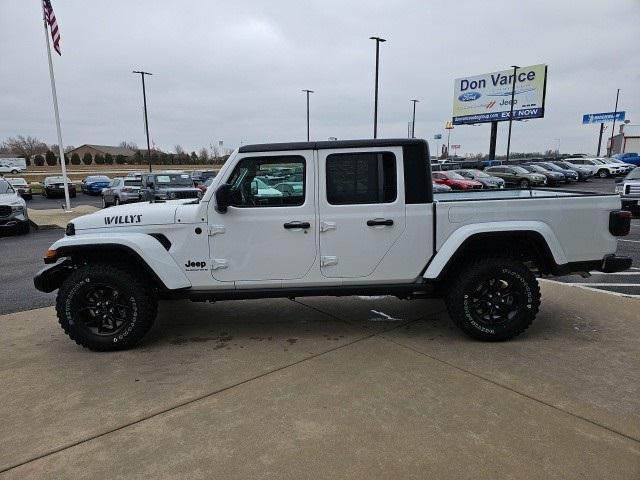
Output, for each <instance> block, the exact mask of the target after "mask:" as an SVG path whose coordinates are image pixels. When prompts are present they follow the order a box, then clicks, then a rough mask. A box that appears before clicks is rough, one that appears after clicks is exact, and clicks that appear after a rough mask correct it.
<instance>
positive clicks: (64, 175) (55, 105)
mask: <svg viewBox="0 0 640 480" xmlns="http://www.w3.org/2000/svg"><path fill="white" fill-rule="evenodd" d="M40 3H42V1H40ZM42 18H43V21H44V38H45V40H46V42H47V57H48V58H49V77H50V79H51V95H52V96H53V113H54V114H55V117H56V129H57V131H58V154H59V155H60V165H61V166H62V179H63V181H64V201H65V211H66V212H70V211H71V204H70V203H69V185H68V183H67V166H66V165H65V162H64V148H63V147H62V130H61V129H60V114H59V112H58V95H57V93H56V80H55V77H54V75H53V62H52V61H51V43H50V42H49V30H48V28H47V19H46V15H45V12H44V4H43V5H42Z"/></svg>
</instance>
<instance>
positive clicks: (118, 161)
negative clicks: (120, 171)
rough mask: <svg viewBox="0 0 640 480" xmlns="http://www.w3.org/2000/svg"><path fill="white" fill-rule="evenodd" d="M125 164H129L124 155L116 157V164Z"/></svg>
mask: <svg viewBox="0 0 640 480" xmlns="http://www.w3.org/2000/svg"><path fill="white" fill-rule="evenodd" d="M125 163H127V157H125V156H124V155H116V164H118V165H124V164H125Z"/></svg>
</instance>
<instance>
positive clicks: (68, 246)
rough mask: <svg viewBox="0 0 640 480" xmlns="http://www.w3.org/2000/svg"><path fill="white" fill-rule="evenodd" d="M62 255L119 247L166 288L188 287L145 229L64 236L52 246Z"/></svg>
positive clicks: (168, 257)
mask: <svg viewBox="0 0 640 480" xmlns="http://www.w3.org/2000/svg"><path fill="white" fill-rule="evenodd" d="M50 248H51V249H52V250H56V251H57V252H58V256H60V257H64V256H66V255H69V254H72V253H73V252H82V251H85V252H97V253H98V254H99V253H100V251H101V250H102V251H105V252H106V251H112V250H114V249H116V250H117V249H122V250H125V251H127V252H128V253H131V254H134V255H136V256H137V257H138V258H139V259H140V260H141V261H142V262H143V263H144V264H145V265H146V266H147V267H148V269H149V272H150V273H152V274H153V275H154V276H155V277H157V279H158V280H159V281H160V282H161V283H162V284H163V286H164V287H165V288H166V289H167V290H176V289H179V288H187V287H191V282H190V281H189V279H188V278H187V277H186V275H185V274H184V272H183V271H182V269H180V267H179V266H178V264H177V263H176V262H175V260H174V259H173V257H172V256H171V254H170V253H169V252H168V251H167V250H165V248H164V247H163V246H162V244H161V243H160V242H159V241H158V240H157V239H155V238H154V237H152V236H151V235H148V234H145V233H95V234H92V233H88V234H82V235H72V236H66V237H63V238H61V239H60V240H58V241H57V242H55V243H54V244H53V245H52V246H51V247H50Z"/></svg>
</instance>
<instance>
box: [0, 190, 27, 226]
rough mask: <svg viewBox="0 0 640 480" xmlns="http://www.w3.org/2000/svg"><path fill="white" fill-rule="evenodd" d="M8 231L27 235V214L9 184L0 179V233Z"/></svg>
mask: <svg viewBox="0 0 640 480" xmlns="http://www.w3.org/2000/svg"><path fill="white" fill-rule="evenodd" d="M8 229H12V230H16V229H17V231H18V233H20V234H24V233H29V212H28V211H27V204H26V202H25V201H24V200H23V199H22V198H20V197H19V196H18V194H17V192H16V191H15V190H14V188H13V187H12V186H11V184H10V183H9V182H7V181H6V180H5V179H4V178H0V232H3V231H5V230H8Z"/></svg>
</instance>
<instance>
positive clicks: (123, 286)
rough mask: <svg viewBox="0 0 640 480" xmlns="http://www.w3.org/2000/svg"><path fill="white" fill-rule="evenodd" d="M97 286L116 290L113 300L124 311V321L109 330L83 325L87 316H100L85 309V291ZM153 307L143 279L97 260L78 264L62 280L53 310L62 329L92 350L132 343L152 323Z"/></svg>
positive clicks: (153, 298)
mask: <svg viewBox="0 0 640 480" xmlns="http://www.w3.org/2000/svg"><path fill="white" fill-rule="evenodd" d="M100 288H105V289H109V288H111V289H113V290H115V291H117V292H119V295H118V297H117V299H118V300H117V301H120V302H122V304H123V305H124V306H125V307H124V308H123V309H122V310H121V312H126V313H125V314H122V317H121V318H124V319H125V321H123V322H122V324H121V326H120V327H118V328H117V329H116V330H114V331H113V333H109V332H106V333H105V332H102V333H98V332H95V331H92V330H91V329H90V327H88V326H87V319H90V320H92V321H95V319H96V318H100V315H99V314H98V315H94V313H95V309H94V310H91V311H88V308H92V307H87V306H86V305H87V304H88V303H87V302H88V298H89V297H88V295H90V294H91V292H92V291H95V290H99V289H100ZM120 298H122V300H119V299H120ZM103 304H104V302H103ZM102 308H104V307H102ZM83 311H84V312H85V313H82V312H83ZM112 311H113V310H112ZM157 311H158V300H157V297H156V295H155V292H154V291H153V290H152V289H151V288H149V287H148V285H147V282H145V281H144V280H143V279H142V278H140V276H138V275H137V274H135V273H134V272H133V271H131V270H129V269H128V268H127V267H126V266H124V265H119V264H115V265H114V264H106V263H97V264H90V265H83V266H81V267H79V268H78V269H77V270H75V271H74V272H73V273H72V274H71V275H69V276H68V277H67V278H66V279H65V280H64V281H63V282H62V285H61V286H60V289H59V290H58V296H57V298H56V312H57V314H58V321H59V323H60V325H61V326H62V329H63V330H64V331H65V333H66V334H67V335H68V336H69V337H70V338H71V339H72V340H74V341H75V342H76V343H77V344H78V345H81V346H83V347H85V348H88V349H90V350H95V351H112V350H125V349H127V348H131V347H133V346H134V345H135V344H136V343H138V342H139V341H140V340H141V339H142V337H144V335H145V334H146V333H147V332H148V331H149V329H150V328H151V327H152V325H153V322H154V321H155V318H156V314H157ZM114 323H115V321H114ZM98 328H102V327H98Z"/></svg>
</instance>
